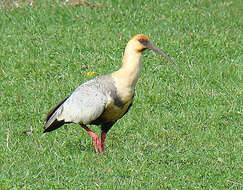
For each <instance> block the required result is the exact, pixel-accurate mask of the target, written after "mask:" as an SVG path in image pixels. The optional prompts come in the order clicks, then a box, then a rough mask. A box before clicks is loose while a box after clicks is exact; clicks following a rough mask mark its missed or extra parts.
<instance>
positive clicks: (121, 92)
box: [44, 34, 178, 153]
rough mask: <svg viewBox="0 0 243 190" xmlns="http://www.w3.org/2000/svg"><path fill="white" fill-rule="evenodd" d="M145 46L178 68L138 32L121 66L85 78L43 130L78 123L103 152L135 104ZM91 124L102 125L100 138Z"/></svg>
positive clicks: (126, 51) (60, 104) (130, 43)
mask: <svg viewBox="0 0 243 190" xmlns="http://www.w3.org/2000/svg"><path fill="white" fill-rule="evenodd" d="M145 50H152V51H154V52H156V53H158V54H161V55H162V56H164V57H165V58H166V59H167V60H168V61H169V62H171V63H172V64H173V65H174V66H175V68H176V70H178V69H177V66H176V64H175V63H174V62H173V60H172V59H171V58H170V57H169V56H168V55H166V54H165V53H164V52H163V51H161V50H160V49H159V48H157V47H156V46H153V45H152V44H151V42H150V40H149V38H148V37H147V36H146V35H144V34H137V35H135V36H133V37H132V38H131V39H130V40H129V41H128V43H127V45H126V48H125V51H124V56H123V60H122V66H121V68H120V69H119V70H117V71H115V72H113V73H109V74H106V75H103V76H97V77H95V78H93V79H91V80H88V81H87V82H84V83H83V84H81V85H80V86H78V87H77V88H76V89H75V90H74V91H73V92H72V93H71V94H70V95H69V96H67V97H66V98H64V99H63V100H62V101H61V102H59V103H58V104H57V105H56V106H54V107H53V108H52V109H51V111H50V112H49V113H48V114H47V116H46V119H45V125H44V133H47V132H51V131H53V130H56V129H58V128H59V127H61V126H63V125H65V124H70V123H76V124H79V125H80V126H81V127H82V128H83V129H85V130H86V131H87V132H88V133H89V134H90V135H91V137H92V139H93V143H94V149H95V151H96V152H97V153H103V151H104V146H105V140H106V136H107V133H108V131H109V130H110V129H111V127H112V126H113V125H114V124H115V123H116V122H117V121H118V120H119V119H121V118H122V117H123V116H124V115H125V114H126V113H127V112H128V110H129V109H130V108H131V106H132V105H133V102H134V93H135V86H136V83H137V81H138V78H139V75H140V71H141V66H142V62H141V57H142V53H143V52H144V51H145ZM88 125H97V126H100V128H101V141H100V140H99V137H98V135H96V134H95V133H94V132H93V131H91V130H90V128H89V127H88Z"/></svg>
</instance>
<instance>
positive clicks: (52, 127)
mask: <svg viewBox="0 0 243 190" xmlns="http://www.w3.org/2000/svg"><path fill="white" fill-rule="evenodd" d="M64 124H65V122H64V120H62V121H58V120H55V121H54V122H52V124H51V125H50V126H49V127H48V128H46V129H45V130H44V133H46V132H51V131H53V130H56V129H58V128H59V127H61V126H63V125H64Z"/></svg>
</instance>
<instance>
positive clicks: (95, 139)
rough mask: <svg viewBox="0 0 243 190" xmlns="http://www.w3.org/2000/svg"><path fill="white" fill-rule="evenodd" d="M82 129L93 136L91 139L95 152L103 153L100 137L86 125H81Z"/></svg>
mask: <svg viewBox="0 0 243 190" xmlns="http://www.w3.org/2000/svg"><path fill="white" fill-rule="evenodd" d="M81 127H83V128H84V129H85V130H86V131H87V132H88V133H89V134H90V135H91V137H92V139H93V141H94V147H95V151H96V152H98V151H100V152H102V148H101V146H100V140H99V137H98V136H97V135H96V134H95V133H94V132H92V131H91V130H90V129H89V128H88V127H87V126H86V125H84V124H81Z"/></svg>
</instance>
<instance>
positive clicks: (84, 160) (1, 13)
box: [0, 0, 243, 190]
mask: <svg viewBox="0 0 243 190" xmlns="http://www.w3.org/2000/svg"><path fill="white" fill-rule="evenodd" d="M96 2H98V3H99V5H98V6H95V7H93V8H91V7H90V6H88V5H81V6H65V5H62V4H61V3H58V2H57V3H53V1H34V2H33V5H32V6H29V5H28V4H27V3H26V2H24V1H20V3H19V5H20V6H21V8H14V7H13V6H10V5H8V6H5V7H2V8H1V10H0V189H3V190H4V189H240V188H242V184H243V177H242V176H243V174H242V168H243V165H242V163H243V162H242V161H243V160H242V126H243V122H242V116H243V112H242V106H243V95H242V93H243V91H242V87H243V85H242V82H243V81H242V53H243V47H242V26H243V20H242V19H241V18H242V17H243V14H242V2H241V1H240V0H234V1H226V0H223V1H206V0H205V1H204V0H202V1H179V0H174V1H160V0H158V1H155V0H154V1H150V0H144V1H121V0H120V1H118V0H116V1H111V0H108V1H96ZM0 3H2V2H0ZM137 33H143V34H146V35H147V36H149V37H150V39H151V41H152V42H153V44H154V45H157V46H158V47H160V48H161V49H162V50H164V51H165V52H166V53H167V54H169V55H170V57H172V58H173V59H174V61H175V62H176V63H177V65H178V67H179V70H180V72H181V74H180V75H178V74H177V73H176V71H175V69H174V68H173V66H172V65H171V64H170V63H168V62H167V61H166V60H165V59H164V58H162V57H161V56H159V55H155V54H154V53H152V52H145V53H144V56H143V69H142V73H141V77H140V79H139V82H138V84H137V87H136V97H135V103H134V105H133V107H132V108H131V110H130V111H129V113H128V114H127V115H126V116H125V117H124V118H122V119H121V120H120V121H119V122H117V123H116V124H115V125H114V126H113V128H112V129H111V130H110V132H109V133H108V137H107V143H106V150H105V153H104V154H103V155H99V154H96V153H95V152H94V148H93V142H92V139H91V137H90V136H89V135H88V134H87V133H86V132H85V131H84V130H83V129H81V127H79V126H78V125H74V124H72V125H69V126H65V127H62V128H60V129H58V130H56V131H54V132H52V133H48V134H47V135H44V136H43V135H42V132H43V125H44V118H45V115H46V113H47V112H48V111H49V110H50V109H51V108H52V106H54V105H55V104H56V103H57V102H58V101H60V100H61V99H63V98H64V97H65V96H67V95H68V94H69V93H70V92H72V91H73V90H74V89H75V88H76V87H77V86H78V85H80V84H81V83H83V82H84V81H86V80H88V79H90V78H92V77H88V76H87V72H95V76H98V75H103V74H106V73H110V72H112V71H115V70H117V69H119V67H120V65H121V60H122V54H123V50H124V47H125V45H126V43H127V41H128V40H129V39H130V38H131V37H132V36H133V35H135V34H137ZM161 63H162V64H161ZM30 126H32V127H33V131H34V133H33V135H32V136H30V137H27V136H25V135H24V134H23V131H25V130H29V129H30ZM91 128H92V129H93V130H94V131H95V132H97V133H100V130H99V128H98V127H91ZM8 136H9V139H8V146H7V144H6V142H7V137H8ZM237 183H240V184H237Z"/></svg>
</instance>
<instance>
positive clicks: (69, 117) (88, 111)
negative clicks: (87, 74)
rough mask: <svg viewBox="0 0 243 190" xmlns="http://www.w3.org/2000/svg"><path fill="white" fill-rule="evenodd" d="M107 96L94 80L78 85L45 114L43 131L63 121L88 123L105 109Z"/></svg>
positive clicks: (57, 125) (47, 130)
mask: <svg viewBox="0 0 243 190" xmlns="http://www.w3.org/2000/svg"><path fill="white" fill-rule="evenodd" d="M107 101H108V96H107V95H106V93H105V90H104V89H103V88H102V85H100V84H99V83H96V80H91V81H88V82H86V83H84V84H82V85H81V86H79V87H78V88H77V89H76V90H75V91H74V92H73V93H72V94H71V95H70V96H69V97H68V98H66V99H64V100H63V101H62V102H61V103H60V104H58V105H57V106H55V107H54V108H53V109H52V110H51V112H50V113H49V114H48V116H47V121H46V124H45V127H44V129H45V132H49V131H52V130H55V129H57V128H59V127H60V126H62V125H63V124H65V123H83V124H89V123H91V122H92V121H94V120H96V119H97V118H98V117H99V116H100V115H101V114H102V113H103V112H104V110H105V107H106V104H107Z"/></svg>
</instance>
